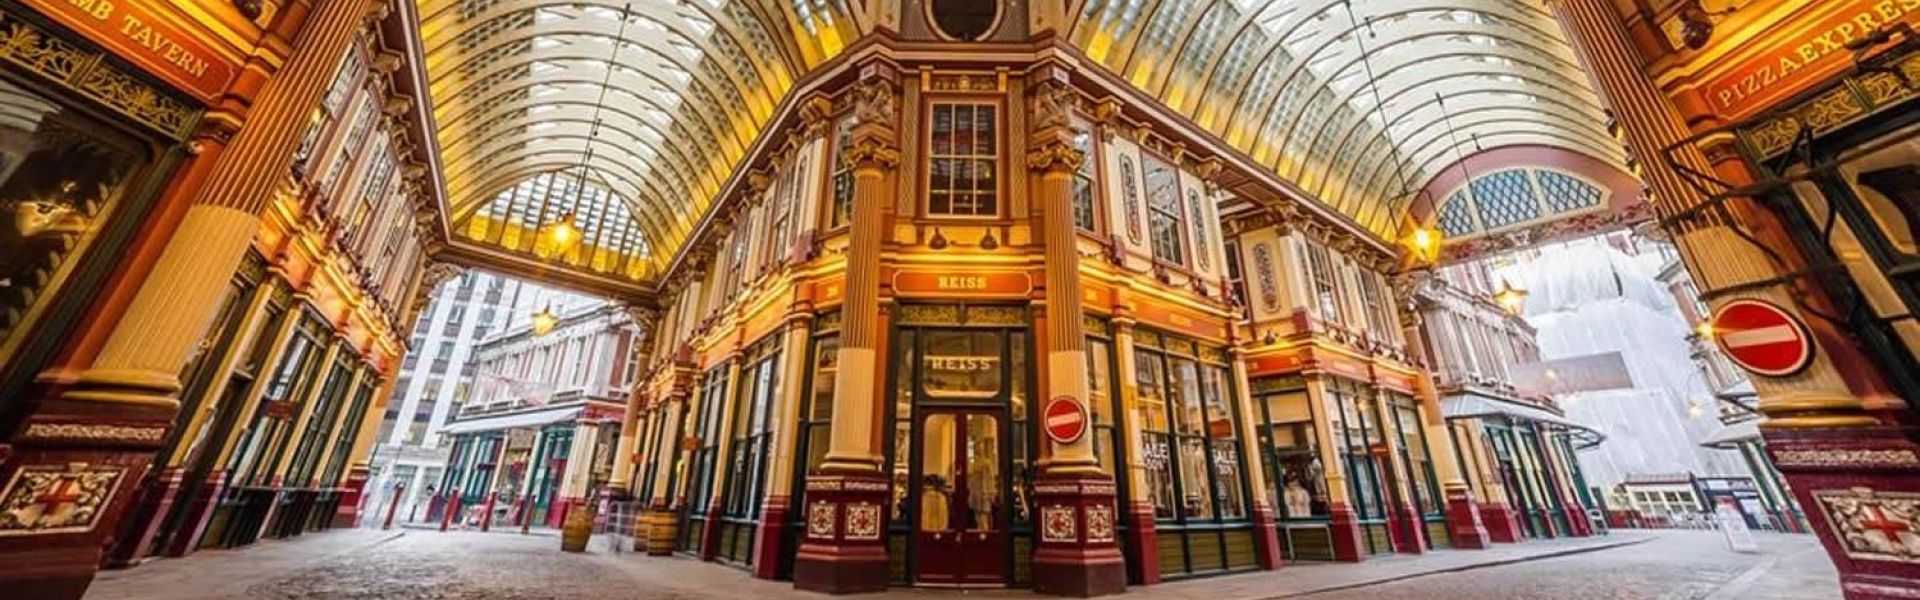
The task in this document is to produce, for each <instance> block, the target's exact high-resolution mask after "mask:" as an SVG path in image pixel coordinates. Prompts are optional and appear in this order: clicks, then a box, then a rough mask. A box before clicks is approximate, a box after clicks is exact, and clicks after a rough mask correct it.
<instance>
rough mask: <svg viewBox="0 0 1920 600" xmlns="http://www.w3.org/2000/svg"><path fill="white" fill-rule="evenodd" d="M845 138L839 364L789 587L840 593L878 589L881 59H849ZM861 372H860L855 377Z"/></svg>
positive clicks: (886, 73) (882, 491) (893, 89)
mask: <svg viewBox="0 0 1920 600" xmlns="http://www.w3.org/2000/svg"><path fill="white" fill-rule="evenodd" d="M856 70H857V72H858V78H859V81H858V82H857V83H856V84H855V85H854V88H853V90H852V92H851V97H852V100H853V102H854V107H853V111H854V116H855V119H856V120H857V123H856V124H855V125H854V132H853V135H854V140H853V144H852V146H851V147H849V148H848V149H847V151H846V152H845V153H844V154H845V155H844V156H842V157H840V160H844V161H848V162H850V163H851V164H852V167H853V218H852V222H854V223H859V224H863V225H861V226H855V227H851V228H850V231H849V233H848V240H849V241H848V245H847V250H846V265H847V266H846V274H847V275H846V290H845V294H846V295H845V299H844V300H843V305H842V307H841V311H842V314H843V315H844V322H843V329H842V330H841V333H840V336H841V337H840V340H841V341H840V350H839V356H838V360H839V365H840V372H841V373H843V374H846V375H843V376H841V377H839V378H836V379H835V381H834V394H833V396H834V400H833V425H832V427H831V429H830V431H831V433H830V435H831V445H830V446H829V450H828V451H827V457H826V461H825V462H824V463H823V464H822V465H821V467H820V472H819V473H814V474H809V476H808V477H807V490H806V498H807V506H805V507H804V508H803V509H802V510H805V511H806V523H807V526H806V529H805V533H804V536H803V538H802V540H803V541H802V542H801V544H800V549H799V551H798V552H797V553H796V557H795V560H794V569H793V585H794V587H796V588H800V589H804V590H811V591H816V592H825V593H831V594H846V593H857V592H870V591H879V590H883V589H886V586H887V576H888V567H887V548H886V543H885V539H884V538H885V535H884V532H885V531H886V506H887V503H888V502H889V498H888V489H889V486H890V482H889V480H888V478H887V475H886V474H885V473H883V472H881V468H880V466H881V464H882V459H881V457H880V454H879V447H880V446H879V441H880V440H879V435H877V432H876V430H875V423H876V421H875V419H876V418H878V416H879V415H880V414H881V413H880V411H879V408H880V396H879V394H880V393H881V392H882V390H880V389H878V386H876V385H875V383H876V381H877V380H878V379H879V374H880V373H881V372H882V371H881V370H880V367H881V366H882V364H883V361H881V360H880V359H879V352H880V347H881V346H880V342H881V339H880V338H881V332H880V331H879V330H880V328H881V326H882V322H881V318H880V309H881V305H880V283H881V282H880V250H881V238H882V237H883V236H884V235H885V232H884V231H883V229H884V228H883V227H882V225H881V223H882V222H883V219H884V217H885V211H886V204H887V202H888V201H889V198H890V197H891V196H892V194H893V190H894V186H893V185H892V179H893V172H894V169H895V168H896V167H897V166H898V163H899V156H900V150H899V147H900V146H899V140H898V134H897V132H896V131H895V130H894V124H895V123H896V122H898V121H899V115H900V107H899V73H898V71H897V70H896V68H895V67H894V66H893V65H891V64H888V63H885V62H882V61H871V62H867V63H865V64H862V65H859V66H858V67H856ZM862 374H866V376H861V375H862Z"/></svg>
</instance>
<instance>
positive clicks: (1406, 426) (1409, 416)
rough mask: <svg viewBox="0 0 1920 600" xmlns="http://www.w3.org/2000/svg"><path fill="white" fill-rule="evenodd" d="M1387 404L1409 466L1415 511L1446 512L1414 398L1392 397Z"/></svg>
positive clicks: (1410, 486)
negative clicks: (1391, 411)
mask: <svg viewBox="0 0 1920 600" xmlns="http://www.w3.org/2000/svg"><path fill="white" fill-rule="evenodd" d="M1387 403H1388V406H1389V407H1391V409H1392V410H1393V418H1394V430H1395V431H1396V432H1398V433H1399V434H1400V457H1401V460H1402V461H1403V462H1405V463H1406V464H1407V480H1408V481H1407V483H1408V485H1407V487H1408V489H1410V490H1411V491H1412V492H1413V504H1414V506H1413V508H1414V510H1417V511H1419V512H1420V513H1421V514H1425V515H1437V514H1440V513H1442V512H1445V510H1446V505H1445V504H1444V503H1443V502H1442V501H1441V497H1440V484H1439V481H1438V480H1436V479H1435V478H1434V474H1433V459H1432V455H1431V453H1430V452H1429V449H1428V448H1427V434H1426V429H1425V428H1423V427H1421V423H1420V410H1419V408H1418V406H1417V405H1416V404H1415V401H1414V399H1413V398H1412V397H1410V396H1404V395H1401V394H1390V395H1389V396H1388V399H1387Z"/></svg>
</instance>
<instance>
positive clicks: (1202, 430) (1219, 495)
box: [1134, 332, 1247, 522]
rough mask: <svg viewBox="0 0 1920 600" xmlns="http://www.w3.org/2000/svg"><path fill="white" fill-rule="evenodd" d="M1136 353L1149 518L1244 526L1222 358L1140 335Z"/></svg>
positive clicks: (1186, 343)
mask: <svg viewBox="0 0 1920 600" xmlns="http://www.w3.org/2000/svg"><path fill="white" fill-rule="evenodd" d="M1136 340H1137V341H1136V343H1137V345H1138V347H1137V348H1136V349H1135V354H1134V361H1135V363H1136V365H1135V367H1136V380H1137V381H1136V385H1137V387H1138V389H1139V396H1140V405H1139V409H1138V410H1139V412H1140V414H1138V415H1137V416H1138V417H1139V419H1140V423H1141V425H1142V427H1141V429H1142V434H1143V435H1142V440H1141V441H1142V447H1143V451H1142V453H1143V454H1144V456H1142V457H1141V463H1142V465H1143V466H1144V467H1146V470H1147V485H1148V492H1149V494H1148V495H1149V497H1150V498H1151V499H1152V500H1153V506H1154V517H1155V518H1156V519H1160V520H1174V521H1181V522H1200V521H1236V520H1241V519H1245V518H1246V516H1247V513H1246V494H1245V486H1246V478H1245V474H1244V473H1243V469H1242V468H1241V465H1242V462H1243V461H1242V460H1241V457H1240V448H1239V445H1238V443H1237V442H1236V440H1237V439H1238V436H1239V431H1240V424H1239V422H1238V419H1237V415H1236V414H1235V411H1234V410H1232V406H1233V400H1232V398H1233V390H1232V389H1231V387H1230V386H1228V385H1227V383H1226V365H1225V364H1223V363H1224V359H1225V357H1224V354H1223V353H1221V352H1219V351H1218V350H1216V349H1212V348H1209V347H1204V346H1201V345H1200V344H1197V343H1195V342H1193V341H1191V340H1187V339H1184V338H1179V337H1175V336H1168V335H1162V334H1159V333H1155V332H1141V333H1140V334H1139V335H1138V336H1137V338H1136Z"/></svg>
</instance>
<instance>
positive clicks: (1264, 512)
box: [1253, 503, 1281, 571]
mask: <svg viewBox="0 0 1920 600" xmlns="http://www.w3.org/2000/svg"><path fill="white" fill-rule="evenodd" d="M1253 549H1254V554H1255V555H1256V556H1258V558H1257V559H1256V560H1259V561H1260V568H1261V569H1262V570H1266V571H1275V570H1279V568H1280V563H1281V557H1280V531H1279V527H1278V526H1276V525H1275V524H1274V521H1273V508H1271V507H1269V506H1266V505H1265V504H1264V503H1256V504H1254V505H1253Z"/></svg>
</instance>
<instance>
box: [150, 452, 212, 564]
mask: <svg viewBox="0 0 1920 600" xmlns="http://www.w3.org/2000/svg"><path fill="white" fill-rule="evenodd" d="M226 492H227V474H226V473H225V472H223V471H215V472H213V473H211V474H208V475H207V480H206V481H205V482H204V483H201V484H200V490H199V492H197V493H195V494H193V497H191V498H186V499H185V500H186V501H187V516H186V520H185V521H184V523H185V525H186V526H185V527H184V528H182V529H180V530H179V531H175V532H173V534H172V537H169V538H167V540H166V548H165V549H164V550H165V553H166V555H167V556H171V557H174V558H179V557H182V556H186V555H188V554H192V553H193V551H194V550H198V549H199V548H200V536H202V535H205V534H206V533H207V524H208V523H211V522H213V509H214V508H216V507H218V506H219V505H220V495H221V494H224V493H226Z"/></svg>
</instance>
